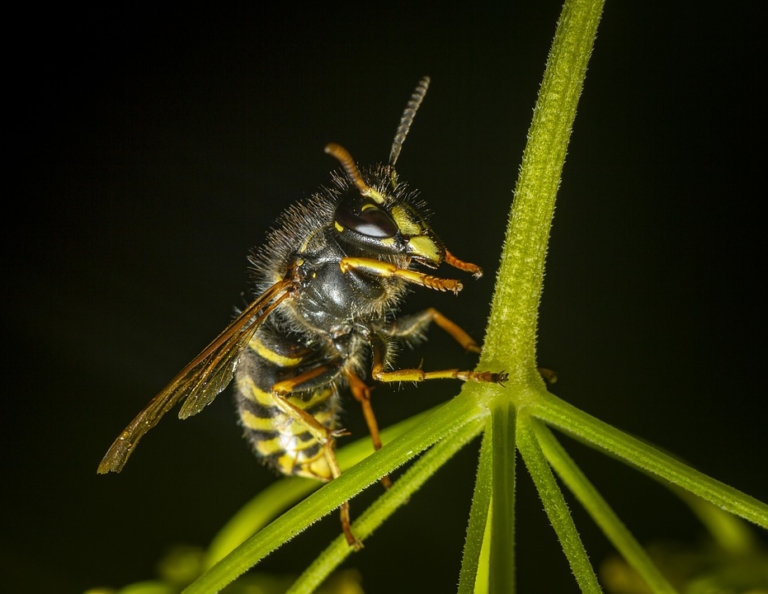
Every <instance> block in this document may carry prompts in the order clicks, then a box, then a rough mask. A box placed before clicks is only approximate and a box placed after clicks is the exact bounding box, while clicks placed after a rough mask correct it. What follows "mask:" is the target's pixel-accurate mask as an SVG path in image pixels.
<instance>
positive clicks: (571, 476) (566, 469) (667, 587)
mask: <svg viewBox="0 0 768 594" xmlns="http://www.w3.org/2000/svg"><path fill="white" fill-rule="evenodd" d="M531 423H532V426H533V429H534V431H535V432H536V437H537V438H538V440H539V444H540V445H541V449H542V451H543V452H544V455H545V456H546V457H547V460H548V461H549V463H550V464H551V465H552V467H553V468H554V469H555V472H557V474H558V476H559V477H560V478H561V479H562V481H563V482H564V483H565V484H566V485H567V486H568V488H569V489H570V490H571V492H572V493H573V494H574V495H575V496H576V499H578V500H579V502H580V503H581V504H582V505H583V506H584V508H585V509H586V510H587V512H588V513H589V515H590V516H592V518H593V519H594V520H595V522H596V523H597V525H598V526H600V529H601V530H602V531H603V533H604V534H605V535H606V536H607V537H608V539H609V540H610V541H611V542H612V543H613V546H615V547H616V549H617V550H618V551H619V552H620V553H621V554H622V555H623V556H624V559H626V560H627V562H628V563H629V564H630V565H631V566H632V567H634V568H635V570H636V571H637V572H638V574H640V576H641V577H642V578H643V579H644V580H645V583H646V584H647V586H648V588H649V589H650V591H651V592H658V593H660V594H674V593H675V589H674V588H673V587H672V585H671V584H670V583H669V582H668V581H667V579H666V578H665V577H664V576H663V575H662V574H661V572H660V571H659V570H658V568H657V567H656V565H655V564H654V563H653V561H651V558H650V557H649V556H648V554H647V553H646V552H645V549H643V547H642V546H640V543H638V542H637V540H636V539H635V537H634V536H633V535H632V533H631V532H630V531H629V530H627V527H626V526H625V525H624V523H623V522H622V521H621V520H620V519H619V517H618V516H617V515H616V513H615V512H614V511H613V510H612V509H611V506H610V505H608V502H606V501H605V499H603V496H602V495H600V493H599V492H598V490H597V489H595V487H594V485H592V483H591V482H590V481H589V479H588V478H587V477H586V476H585V475H584V473H583V472H582V471H581V469H580V468H579V467H578V466H577V465H576V463H575V462H574V461H573V459H572V458H571V457H570V456H569V455H568V454H567V452H566V451H565V449H564V448H563V446H562V445H560V443H559V442H558V441H557V438H555V436H554V435H552V432H551V431H550V430H549V428H548V427H547V426H546V425H544V424H543V423H541V422H540V421H538V420H536V419H531Z"/></svg>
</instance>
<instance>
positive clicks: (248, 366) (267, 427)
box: [236, 332, 339, 481]
mask: <svg viewBox="0 0 768 594" xmlns="http://www.w3.org/2000/svg"><path fill="white" fill-rule="evenodd" d="M267 337H269V340H264V339H265V338H267ZM308 355H311V352H309V353H308V352H306V351H304V352H301V353H299V352H298V349H297V348H296V346H295V345H293V344H291V343H290V342H287V341H286V339H285V338H280V339H278V338H275V337H274V335H266V334H265V333H262V332H258V333H257V334H256V336H255V337H254V338H253V340H252V341H251V344H250V345H249V347H248V348H247V349H246V350H245V351H244V352H243V354H242V355H241V357H240V361H239V363H238V366H237V373H236V384H237V408H238V413H239V415H240V422H241V424H242V425H243V428H244V429H245V437H246V438H247V439H248V440H249V441H250V442H251V445H252V446H253V449H254V452H255V453H256V455H257V456H258V457H259V458H261V459H262V460H263V461H264V463H265V464H267V465H268V466H272V467H273V468H275V469H276V470H277V471H278V472H280V473H282V474H286V475H297V476H303V477H307V478H313V479H319V480H323V481H327V480H330V479H331V478H332V475H331V469H330V465H329V463H328V460H327V459H326V450H325V448H324V447H323V446H322V444H321V443H320V442H319V441H318V440H317V438H316V437H315V436H314V435H313V434H312V432H311V431H310V430H309V428H308V427H307V426H306V424H305V423H303V422H302V421H300V420H297V419H295V418H294V417H293V416H291V415H290V414H289V413H288V412H287V408H286V404H285V403H284V402H282V403H281V402H279V401H278V397H277V396H275V395H274V394H273V390H272V388H273V386H274V385H275V384H277V383H278V382H285V381H290V380H292V379H293V378H296V377H298V376H299V375H301V374H304V373H306V372H307V371H308V370H311V369H313V367H312V366H311V365H308V364H307V363H306V359H307V357H308ZM329 379H330V381H329V382H327V383H320V385H313V387H312V388H310V389H305V390H297V391H296V392H292V393H290V394H288V395H287V396H284V397H283V400H285V401H287V402H288V403H289V405H292V406H293V408H294V409H299V410H301V411H304V412H306V413H307V414H308V415H310V416H311V417H312V418H314V419H315V420H316V421H317V422H318V423H319V424H321V425H323V426H324V427H326V428H328V429H329V430H333V429H335V428H336V417H337V413H338V401H339V395H338V389H337V386H336V382H335V381H333V378H329ZM294 416H295V415H294Z"/></svg>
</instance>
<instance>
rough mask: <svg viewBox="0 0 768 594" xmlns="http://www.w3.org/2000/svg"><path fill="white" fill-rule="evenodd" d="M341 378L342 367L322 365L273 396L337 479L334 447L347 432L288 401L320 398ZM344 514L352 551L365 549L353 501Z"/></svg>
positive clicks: (286, 383)
mask: <svg viewBox="0 0 768 594" xmlns="http://www.w3.org/2000/svg"><path fill="white" fill-rule="evenodd" d="M340 374H341V367H340V366H339V365H335V364H325V365H319V366H318V367H314V368H312V369H310V370H308V371H305V372H304V373H301V374H299V375H297V376H296V377H294V378H291V379H288V380H284V381H281V382H278V383H276V384H275V385H273V386H272V395H273V396H274V399H275V404H276V405H277V407H278V408H280V409H281V410H282V411H283V412H284V413H285V414H287V415H288V416H290V417H291V418H292V419H293V420H294V421H296V422H297V423H299V424H300V425H302V426H304V427H305V428H306V429H307V431H309V433H310V434H311V435H312V437H314V438H315V439H316V440H317V441H318V443H320V445H322V447H323V449H324V455H325V459H326V461H327V462H328V467H329V468H330V470H331V478H334V479H336V478H339V477H340V476H341V468H339V462H338V460H337V459H336V453H335V452H334V451H333V447H334V444H335V439H336V438H337V437H340V436H342V435H346V434H347V432H346V430H344V429H329V428H328V427H326V426H325V425H323V424H322V423H321V422H320V421H318V420H317V419H316V418H315V417H313V416H312V415H311V414H309V412H307V410H305V409H304V408H302V407H300V406H297V405H296V404H295V403H293V402H291V401H290V400H289V399H288V398H289V396H290V395H291V394H292V393H294V392H313V396H314V395H315V394H320V393H321V392H322V388H327V389H335V388H333V387H332V384H333V382H334V381H335V380H336V379H337V378H338V377H339V375H340ZM311 406H312V400H311V399H310V401H309V402H308V403H307V404H306V407H307V408H310V407H311ZM340 513H341V529H342V530H343V531H344V536H345V537H346V539H347V543H349V545H350V546H351V547H354V549H355V550H360V549H362V548H363V543H362V542H361V541H360V540H358V539H357V537H356V536H355V535H354V534H353V533H352V524H351V521H350V516H349V501H345V502H344V503H342V504H341V508H340Z"/></svg>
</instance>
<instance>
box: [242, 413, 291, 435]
mask: <svg viewBox="0 0 768 594" xmlns="http://www.w3.org/2000/svg"><path fill="white" fill-rule="evenodd" d="M240 420H241V421H242V422H243V425H245V426H246V427H247V428H248V429H253V430H254V431H278V430H279V428H280V427H281V426H282V425H283V424H285V421H286V420H289V419H288V418H287V417H286V416H284V415H275V416H274V417H258V416H256V415H255V414H253V413H252V412H251V411H249V410H246V409H241V410H240Z"/></svg>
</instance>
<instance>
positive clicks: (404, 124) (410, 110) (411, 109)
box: [389, 76, 429, 179]
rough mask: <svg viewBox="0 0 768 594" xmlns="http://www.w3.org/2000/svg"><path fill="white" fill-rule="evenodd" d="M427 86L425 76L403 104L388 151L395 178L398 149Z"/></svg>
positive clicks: (400, 147) (403, 140)
mask: <svg viewBox="0 0 768 594" xmlns="http://www.w3.org/2000/svg"><path fill="white" fill-rule="evenodd" d="M428 88H429V77H428V76H425V77H424V78H422V79H421V80H420V81H419V84H418V85H416V90H415V91H414V92H413V94H412V95H411V99H410V101H408V105H406V106H405V111H404V112H403V116H402V117H401V118H400V125H399V126H398V127H397V132H396V133H395V139H394V140H393V141H392V150H391V151H390V153H389V167H390V168H391V169H392V177H393V179H394V178H395V175H394V169H395V163H397V158H398V157H399V156H400V150H401V149H402V148H403V143H404V142H405V137H406V136H408V131H409V130H410V129H411V124H412V123H413V118H414V117H416V112H417V111H418V109H419V106H420V105H421V102H422V101H423V100H424V95H426V94H427V89H428Z"/></svg>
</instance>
